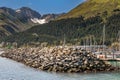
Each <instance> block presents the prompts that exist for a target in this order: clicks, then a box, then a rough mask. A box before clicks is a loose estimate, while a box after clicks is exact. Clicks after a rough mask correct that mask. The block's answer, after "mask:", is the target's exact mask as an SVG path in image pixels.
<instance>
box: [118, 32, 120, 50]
mask: <svg viewBox="0 0 120 80" xmlns="http://www.w3.org/2000/svg"><path fill="white" fill-rule="evenodd" d="M118 37H119V39H118V42H119V43H118V44H119V51H120V30H119V31H118Z"/></svg>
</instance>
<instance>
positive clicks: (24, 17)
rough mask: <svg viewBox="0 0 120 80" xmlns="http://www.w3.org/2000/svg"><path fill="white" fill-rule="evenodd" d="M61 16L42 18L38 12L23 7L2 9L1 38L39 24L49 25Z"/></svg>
mask: <svg viewBox="0 0 120 80" xmlns="http://www.w3.org/2000/svg"><path fill="white" fill-rule="evenodd" d="M52 15H54V16H52ZM59 15H60V14H59ZM59 15H57V14H49V15H46V16H45V15H43V16H41V14H39V13H38V12H37V11H35V10H32V9H30V8H28V7H22V8H20V9H17V10H14V9H11V8H7V7H0V37H2V36H3V37H4V36H5V35H11V34H14V33H16V32H21V31H24V30H26V29H29V28H31V27H32V26H35V25H38V24H44V23H47V22H49V21H50V20H53V19H55V18H56V17H57V16H59Z"/></svg>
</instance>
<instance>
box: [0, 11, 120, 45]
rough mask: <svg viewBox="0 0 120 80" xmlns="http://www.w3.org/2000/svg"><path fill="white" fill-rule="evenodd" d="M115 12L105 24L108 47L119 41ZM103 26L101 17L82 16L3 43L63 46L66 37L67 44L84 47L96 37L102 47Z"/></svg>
mask: <svg viewBox="0 0 120 80" xmlns="http://www.w3.org/2000/svg"><path fill="white" fill-rule="evenodd" d="M114 11H115V12H114ZM114 11H113V13H114V14H112V15H111V16H110V17H108V18H107V21H106V23H105V25H106V27H105V29H106V41H105V44H106V45H110V44H111V43H112V42H115V41H117V34H118V31H119V30H120V11H118V10H117V11H116V10H114ZM103 26H104V24H103V19H102V17H101V16H99V15H98V16H94V17H90V18H87V19H85V18H84V17H82V16H81V17H79V18H69V19H62V20H57V21H51V22H49V23H47V24H43V25H37V26H35V27H32V28H31V29H28V30H26V31H24V32H22V33H18V34H15V35H11V36H7V37H4V38H3V39H1V41H4V42H11V43H13V42H17V43H18V45H19V46H21V45H23V44H27V45H28V44H33V43H43V42H47V43H48V45H62V43H63V40H64V37H65V39H66V44H74V45H75V44H77V45H80V44H82V45H83V43H84V42H85V41H86V39H88V37H90V36H94V40H95V42H96V44H100V45H101V44H102V35H103V33H102V31H103ZM94 40H92V43H94Z"/></svg>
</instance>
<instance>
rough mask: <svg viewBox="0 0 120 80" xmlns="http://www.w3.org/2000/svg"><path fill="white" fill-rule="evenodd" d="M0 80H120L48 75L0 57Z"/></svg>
mask: <svg viewBox="0 0 120 80" xmlns="http://www.w3.org/2000/svg"><path fill="white" fill-rule="evenodd" d="M0 80H120V73H117V72H116V73H115V72H114V73H96V74H95V73H92V74H79V73H76V74H68V73H49V72H44V71H40V70H36V69H33V68H29V67H26V66H25V65H23V64H21V63H18V62H15V61H12V60H10V59H6V58H1V57H0Z"/></svg>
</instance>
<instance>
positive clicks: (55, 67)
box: [1, 47, 113, 72]
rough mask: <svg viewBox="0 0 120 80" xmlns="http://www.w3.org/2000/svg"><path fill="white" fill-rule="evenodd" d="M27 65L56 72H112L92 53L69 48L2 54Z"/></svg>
mask: <svg viewBox="0 0 120 80" xmlns="http://www.w3.org/2000/svg"><path fill="white" fill-rule="evenodd" d="M1 56H2V57H7V58H10V59H13V60H15V61H18V62H22V63H24V64H25V65H28V66H30V67H34V68H37V69H41V70H45V71H55V72H96V71H111V70H113V68H112V67H111V65H110V64H107V63H106V62H104V61H102V60H100V59H98V58H97V57H96V55H94V54H93V53H91V52H86V51H84V50H81V49H77V48H68V47H64V48H61V47H49V48H48V47H45V48H19V49H12V50H8V51H6V52H5V53H3V54H1Z"/></svg>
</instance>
